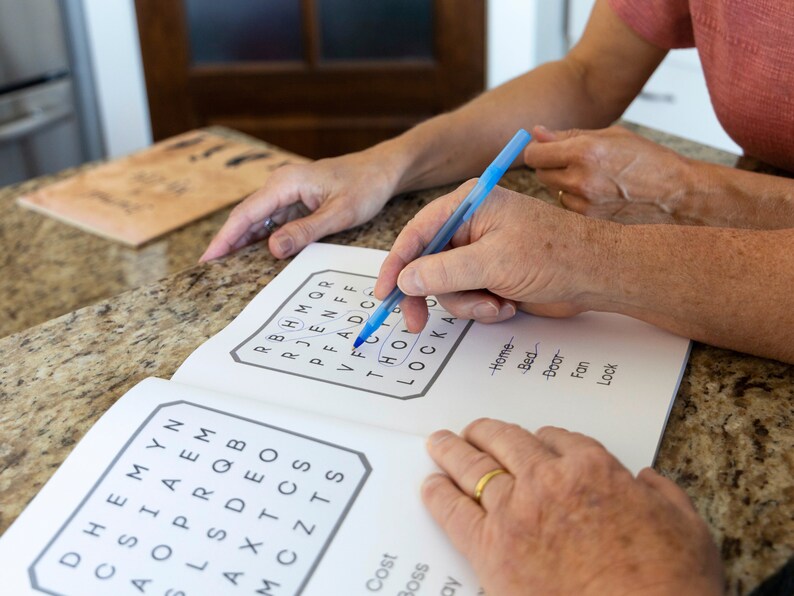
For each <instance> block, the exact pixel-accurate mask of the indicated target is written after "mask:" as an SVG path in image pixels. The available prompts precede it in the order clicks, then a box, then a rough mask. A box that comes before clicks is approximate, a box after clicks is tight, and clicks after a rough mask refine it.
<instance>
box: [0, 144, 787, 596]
mask: <svg viewBox="0 0 794 596" xmlns="http://www.w3.org/2000/svg"><path fill="white" fill-rule="evenodd" d="M643 132H644V134H647V135H648V136H651V137H652V138H654V139H656V140H659V141H661V142H663V143H665V144H667V145H669V146H672V147H673V148H675V149H676V150H678V151H680V152H681V153H684V154H686V155H689V156H692V157H698V158H701V159H705V160H709V161H719V162H721V163H725V164H729V165H730V164H732V163H733V162H734V161H735V157H734V156H729V155H727V154H723V153H720V152H718V151H716V150H713V149H708V148H704V147H699V146H696V145H694V144H693V143H690V142H687V141H683V140H680V139H675V138H672V137H668V136H666V135H662V134H660V133H655V132H649V131H646V130H643ZM506 185H507V186H509V187H512V188H514V189H516V190H519V191H521V192H525V193H528V194H533V195H535V196H539V197H541V198H544V199H546V200H551V198H550V197H549V195H548V193H547V192H546V191H545V190H544V189H542V188H541V187H540V185H539V184H538V183H537V181H536V180H535V178H534V176H533V175H532V174H531V173H530V172H528V171H526V170H518V171H515V172H511V173H509V174H508V176H507V177H506ZM449 188H452V187H449ZM444 190H447V189H435V190H433V191H425V192H422V193H415V194H410V195H406V196H403V197H398V198H396V199H394V200H393V201H392V202H390V203H389V205H387V207H386V209H385V210H384V212H383V213H381V214H380V215H379V216H378V217H377V218H376V219H375V220H374V221H373V222H371V223H369V224H367V225H364V226H361V227H359V228H356V229H355V230H351V231H348V232H345V233H342V234H337V235H335V236H332V237H330V238H328V239H326V241H329V242H336V243H344V244H351V245H355V246H369V247H374V248H382V249H388V248H389V247H390V245H391V243H392V241H393V240H394V238H395V236H396V232H397V231H398V230H400V229H401V228H402V226H403V225H404V224H405V223H406V222H407V221H408V219H410V217H411V216H412V215H413V214H414V213H415V212H416V210H417V209H419V208H420V207H422V206H423V205H424V204H426V203H427V202H428V201H429V200H431V199H432V198H433V197H435V196H437V195H439V194H441V193H442V192H444ZM9 192H11V193H13V192H16V191H14V190H12V191H8V190H6V191H5V192H4V193H3V194H0V201H6V200H7V199H8V197H9ZM2 209H3V210H6V209H7V206H6V205H3V206H2ZM5 212H6V213H7V211H5ZM37 217H39V216H37ZM223 219H224V214H217V215H216V216H214V217H212V218H208V219H207V220H205V221H203V222H199V224H195V225H194V226H191V227H189V228H186V229H185V230H183V231H180V232H177V233H176V234H175V237H173V238H169V239H167V240H164V241H161V242H162V243H163V244H161V247H160V248H154V247H155V246H156V245H157V243H155V244H153V245H151V246H150V247H149V248H148V250H152V251H153V252H158V251H161V252H160V253H158V256H152V257H147V256H146V255H145V254H142V255H140V256H139V258H140V260H137V259H133V258H132V257H131V256H129V255H126V256H125V255H124V254H123V250H122V249H119V248H116V250H117V251H121V252H116V253H113V252H112V251H113V247H112V246H111V245H109V243H105V241H100V240H99V239H91V240H86V239H80V238H73V237H71V236H70V233H69V231H67V230H62V229H59V230H55V229H54V228H53V226H62V224H58V223H57V222H49V221H46V222H40V223H39V224H38V227H36V226H34V227H31V228H28V230H29V233H30V234H31V235H35V234H41V235H43V236H48V237H49V239H50V243H51V244H52V247H51V251H52V252H51V253H50V254H52V259H53V263H52V268H50V269H48V268H47V266H45V265H43V264H42V265H41V267H42V269H41V270H40V271H34V269H31V270H30V274H31V275H34V276H41V278H42V279H43V280H47V278H48V276H49V275H51V274H52V273H53V271H54V270H57V269H58V267H59V266H58V264H57V261H56V260H55V259H56V257H59V255H60V256H61V257H62V258H64V259H66V260H68V259H67V257H68V258H82V256H84V257H85V258H86V259H91V258H93V257H91V255H90V253H92V252H99V251H100V250H105V251H110V253H111V254H108V255H97V256H96V258H97V259H99V260H98V261H90V260H89V261H88V262H87V263H85V264H84V267H86V268H87V269H91V268H93V270H94V273H95V274H96V275H97V277H99V278H104V276H107V277H108V278H112V279H111V281H107V282H104V281H103V282H102V283H106V285H103V286H102V288H101V291H100V289H97V291H96V292H93V290H92V288H91V286H92V284H93V285H98V284H99V282H95V281H93V277H91V276H85V277H84V279H83V280H72V281H74V283H73V284H72V286H71V287H73V288H74V290H73V293H74V295H72V294H70V292H71V290H70V291H67V290H64V294H65V295H64V297H63V299H62V303H63V304H64V305H67V308H68V307H69V306H76V305H77V304H80V301H81V300H82V301H83V302H82V303H83V304H85V303H86V302H91V301H92V299H93V300H96V299H99V301H98V302H96V303H95V304H92V305H91V306H87V307H84V308H81V309H79V310H76V311H74V312H70V313H68V314H65V315H63V316H60V317H59V318H56V319H53V320H49V321H47V322H45V323H43V324H41V325H38V326H36V327H33V328H31V329H28V330H26V331H22V332H19V333H16V334H14V335H10V336H8V337H5V338H4V339H1V340H0V362H2V363H3V364H2V367H0V532H2V531H4V530H5V529H6V528H7V527H8V525H9V524H10V523H11V522H12V521H13V520H14V519H15V518H16V517H17V515H19V513H20V512H21V511H22V509H23V508H24V507H25V505H26V504H27V503H28V501H29V500H30V499H31V498H32V497H33V496H34V495H35V494H36V492H37V491H38V490H39V489H40V488H41V487H42V485H43V484H44V483H45V482H46V481H47V480H48V479H49V477H50V476H51V475H52V473H53V472H54V470H55V469H56V468H57V467H58V465H60V463H61V462H62V461H63V460H64V459H65V457H66V456H67V455H68V454H69V452H70V451H71V449H72V447H73V446H74V444H75V443H76V442H77V441H78V440H79V439H80V438H81V437H82V436H83V435H84V434H85V433H86V431H87V430H88V429H89V428H90V427H91V425H92V424H93V423H94V422H95V421H96V420H97V419H98V418H99V417H100V416H101V415H102V413H103V412H105V411H106V410H107V409H108V408H109V407H110V405H111V404H113V402H114V401H115V400H116V399H118V398H119V397H120V396H121V395H122V394H123V393H124V392H125V391H127V390H128V389H129V388H130V387H132V386H133V385H134V384H136V383H137V382H138V381H140V380H142V379H144V378H145V377H148V376H158V377H162V378H169V377H170V376H171V375H172V374H173V372H174V371H175V370H176V368H177V366H178V365H179V364H180V363H181V362H182V361H183V360H184V359H185V358H186V357H187V356H188V355H189V354H190V353H191V352H192V351H193V350H194V349H195V348H196V347H198V345H199V344H200V343H201V342H203V341H204V340H206V339H207V338H209V337H210V336H212V335H214V334H215V333H217V332H218V331H220V330H221V329H222V328H223V327H224V326H225V325H226V324H227V323H228V322H229V321H231V320H232V319H233V318H234V317H235V316H236V315H237V314H238V313H239V312H240V311H241V310H242V308H243V307H244V306H245V305H246V304H247V303H248V302H249V301H250V300H251V299H252V298H253V297H254V295H255V294H256V293H257V292H258V291H259V289H260V288H261V287H262V286H263V285H264V284H266V283H267V282H268V281H270V280H271V279H273V277H274V276H275V275H277V274H278V272H279V271H281V269H283V267H284V266H285V264H286V263H284V262H278V261H275V260H274V259H273V258H272V257H270V256H269V253H268V252H267V251H266V249H264V248H263V247H262V246H253V247H249V248H248V249H244V250H243V251H241V252H239V253H237V254H235V255H232V256H230V257H228V258H226V259H224V260H222V261H220V262H215V263H210V264H207V265H203V266H190V265H191V264H192V263H193V262H194V260H195V257H196V256H198V254H200V252H201V250H202V249H203V247H204V246H205V244H206V242H207V241H208V240H209V238H210V236H211V235H212V233H213V232H214V230H215V229H217V227H218V226H219V225H220V223H221V222H222V221H223ZM5 223H6V222H2V223H0V225H2V226H3V227H2V228H0V230H3V236H2V241H3V242H4V245H3V246H4V248H5V250H4V253H5V256H4V257H3V258H4V259H11V260H7V261H6V263H8V262H10V263H12V264H13V266H14V267H16V269H14V275H15V276H17V275H21V273H19V272H22V271H24V270H25V267H26V265H25V264H26V263H27V262H29V260H30V259H29V258H26V255H25V254H24V252H22V253H20V254H18V255H15V256H12V257H9V256H8V253H11V252H14V249H15V245H14V244H13V242H12V243H10V244H5V242H7V240H8V238H9V236H8V234H9V228H8V227H7V226H5V225H4V224H5ZM62 227H63V226H62ZM74 234H78V232H74ZM79 234H82V233H79ZM180 234H182V236H181V237H180V236H179V235H180ZM14 237H15V236H13V235H12V236H11V238H14ZM59 241H64V242H66V243H67V246H81V245H82V243H83V242H85V243H86V244H85V248H84V249H83V250H84V251H85V252H82V251H81V252H80V253H79V254H78V255H71V256H70V255H68V254H65V251H64V250H63V249H61V250H59V249H58V247H57V242H59ZM31 242H33V241H31ZM41 242H43V243H45V244H46V242H45V240H41ZM94 242H97V243H101V247H100V245H99V244H92V243H94ZM69 243H75V244H71V245H70V244H69ZM22 246H24V243H23V245H22ZM28 246H32V244H30V245H28ZM92 247H93V248H92ZM124 250H126V249H124ZM146 250H147V248H144V249H143V251H142V252H143V253H145V251H146ZM183 252H184V253H185V255H183V254H182V253H183ZM186 255H188V256H186ZM38 258H39V256H36V255H34V256H33V257H32V259H33V261H34V262H36V259H38ZM124 258H128V259H132V260H133V261H134V262H135V264H136V266H137V265H139V266H140V269H136V271H139V273H136V275H140V276H141V277H137V278H135V279H136V280H138V281H137V282H136V281H134V280H133V279H132V278H129V279H127V278H125V277H124V269H123V267H122V268H119V267H116V266H115V264H114V263H113V261H114V260H118V259H124ZM146 258H152V259H153V260H154V262H155V263H157V265H152V267H154V268H156V267H162V269H159V270H157V271H154V272H148V271H147V266H146V265H145V264H144V261H145V259H146ZM14 259H15V260H14ZM102 267H105V269H102ZM169 267H173V269H181V270H179V271H177V272H176V273H174V274H172V275H170V276H169V277H165V278H164V279H160V280H159V281H155V282H153V283H148V282H149V281H150V280H152V279H155V278H158V277H163V276H165V275H166V274H168V273H170V272H171V271H173V269H170V270H169ZM3 271H4V274H3V278H4V279H3V284H4V286H5V284H6V283H7V282H6V280H8V279H9V278H8V277H7V276H6V274H5V271H6V268H5V264H4V269H3ZM147 275H149V276H148V277H147ZM114 276H116V277H114ZM83 284H85V285H87V286H88V287H85V288H81V286H82V285H83ZM140 284H146V285H141V287H139V288H138V289H135V290H132V291H128V292H126V293H123V294H120V295H118V296H116V297H114V298H109V299H101V298H98V297H99V296H100V294H101V293H102V292H105V296H107V295H110V294H112V293H113V292H114V291H119V290H123V289H125V288H126V287H130V286H135V285H140ZM67 285H68V284H67ZM35 286H36V284H31V283H30V280H23V279H19V280H11V283H10V288H4V289H3V292H4V295H3V296H2V298H0V303H3V308H4V309H6V308H7V307H6V305H5V300H6V295H5V293H6V292H9V294H8V295H9V296H11V298H14V299H15V300H16V299H18V297H19V295H20V293H21V292H26V293H25V294H24V295H25V296H30V298H29V299H28V298H25V300H23V301H19V302H17V303H16V304H17V305H18V306H17V307H16V308H17V320H22V321H24V320H28V319H26V317H27V316H28V315H27V314H26V310H27V308H28V307H30V308H31V309H35V306H32V305H34V304H35V299H36V296H37V293H45V294H46V292H47V290H46V284H45V287H44V288H38V289H37V288H36V287H35ZM14 288H16V290H14ZM92 292H93V293H92ZM26 300H29V302H27V304H26V302H25V301H26ZM56 303H57V301H55V300H53V301H52V302H51V303H49V304H50V306H49V307H48V308H50V307H52V308H55V306H54V305H56ZM45 311H46V309H45V310H42V311H41V312H45ZM5 312H8V311H5ZM39 316H40V315H39ZM35 318H36V317H35V316H33V315H31V318H30V319H29V320H31V321H34V320H35ZM793 424H794V367H792V366H790V365H786V364H782V363H780V362H775V361H771V360H764V359H760V358H754V357H750V356H746V355H743V354H739V353H736V352H731V351H727V350H721V349H716V348H712V347H709V346H705V345H701V344H695V345H694V346H693V349H692V354H691V358H690V361H689V364H688V366H687V369H686V372H685V374H684V378H683V382H682V384H681V388H680V390H679V393H678V396H677V398H676V400H675V404H674V406H673V410H672V413H671V415H670V421H669V424H668V426H667V429H666V431H665V434H664V437H663V440H662V444H661V449H660V452H659V457H658V460H657V463H656V468H657V469H658V470H659V471H661V472H662V473H663V474H664V475H666V476H668V477H670V478H672V479H673V480H674V481H676V482H677V483H678V484H679V485H680V486H682V487H683V488H684V489H685V490H686V491H687V492H688V494H689V495H690V496H691V497H692V499H693V500H694V502H695V505H696V507H697V509H698V510H699V511H700V513H701V514H702V515H703V516H704V518H705V519H706V520H707V522H708V524H709V526H710V528H711V531H712V533H713V535H714V538H715V540H716V542H717V545H718V547H719V549H720V551H721V553H722V558H723V561H724V563H725V568H726V576H727V587H726V590H727V592H728V593H730V594H744V593H747V592H749V591H750V590H751V589H752V588H753V587H754V586H756V585H757V584H758V583H759V582H760V581H761V580H762V579H763V578H764V577H766V576H768V575H770V574H772V573H773V572H774V571H775V570H776V569H777V568H778V567H780V566H781V565H782V564H783V563H784V562H785V561H786V559H788V558H789V557H790V556H792V553H794V486H793V485H794V482H793V481H792V479H794V432H792V425H793Z"/></svg>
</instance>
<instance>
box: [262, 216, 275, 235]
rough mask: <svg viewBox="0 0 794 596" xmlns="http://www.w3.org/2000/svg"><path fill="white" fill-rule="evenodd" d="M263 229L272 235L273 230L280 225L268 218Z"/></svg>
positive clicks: (263, 223) (263, 224)
mask: <svg viewBox="0 0 794 596" xmlns="http://www.w3.org/2000/svg"><path fill="white" fill-rule="evenodd" d="M262 227H263V228H265V232H267V234H268V235H270V234H272V233H273V230H275V229H276V228H277V227H278V224H277V223H276V222H274V221H273V220H272V219H270V218H269V217H266V218H265V221H263V222H262Z"/></svg>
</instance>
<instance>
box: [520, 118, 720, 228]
mask: <svg viewBox="0 0 794 596" xmlns="http://www.w3.org/2000/svg"><path fill="white" fill-rule="evenodd" d="M532 132H533V139H534V140H533V142H532V143H530V144H529V146H527V148H526V149H525V151H524V162H525V163H526V164H527V165H528V166H529V167H530V168H535V170H536V174H537V177H538V179H539V180H540V181H541V182H543V183H544V184H545V185H546V186H548V187H549V189H550V190H551V191H552V192H555V193H557V197H558V199H559V200H560V202H561V203H562V204H563V205H564V206H565V207H567V208H568V209H570V210H571V211H576V212H577V213H582V214H584V215H588V216H591V217H599V218H602V219H610V220H612V221H618V222H621V223H706V222H704V221H701V218H699V217H697V216H696V215H695V214H693V213H689V212H688V211H689V210H688V208H687V206H688V204H689V198H690V197H692V196H693V195H694V194H696V192H697V190H696V188H695V178H694V165H693V161H692V160H689V159H687V158H685V157H683V156H682V155H679V154H678V153H676V152H675V151H672V150H670V149H667V148H666V147H662V146H661V145H658V144H656V143H654V142H652V141H649V140H648V139H645V138H643V137H641V136H639V135H636V134H634V133H633V132H630V131H628V130H626V129H625V128H622V127H620V126H612V127H610V128H607V129H603V130H564V131H550V130H547V129H546V128H544V127H542V126H536V127H535V128H534V129H533V131H532Z"/></svg>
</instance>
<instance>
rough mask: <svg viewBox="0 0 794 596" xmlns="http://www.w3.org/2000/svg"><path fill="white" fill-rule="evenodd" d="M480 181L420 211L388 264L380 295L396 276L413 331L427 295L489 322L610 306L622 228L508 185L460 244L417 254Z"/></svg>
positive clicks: (459, 236)
mask: <svg viewBox="0 0 794 596" xmlns="http://www.w3.org/2000/svg"><path fill="white" fill-rule="evenodd" d="M473 185H474V182H473V181H469V182H467V183H465V184H463V185H461V186H460V187H459V188H458V189H457V190H455V191H454V192H452V193H450V194H448V195H446V196H444V197H441V198H439V199H436V200H435V201H433V202H432V203H431V204H430V205H428V206H427V207H425V208H424V209H422V211H420V212H419V214H418V215H417V216H416V217H415V218H414V219H412V220H411V221H410V222H409V223H408V225H406V226H405V228H404V229H403V231H402V232H401V233H400V235H399V236H398V237H397V240H396V241H395V242H394V246H393V247H392V250H391V252H390V253H389V255H388V256H387V257H386V260H385V261H384V263H383V266H382V267H381V270H380V275H379V276H378V281H377V282H376V284H375V296H376V297H377V298H378V299H383V298H384V297H385V296H386V295H387V294H388V293H389V292H390V291H391V289H392V288H393V287H394V285H395V283H397V282H398V275H399V286H400V288H401V289H402V291H403V292H404V293H405V294H406V295H407V296H408V297H407V298H406V299H404V300H403V302H402V304H401V308H402V310H403V313H404V316H405V322H406V326H407V328H408V329H409V330H410V331H414V332H416V331H419V330H420V329H422V328H423V327H424V325H425V323H426V321H427V307H426V305H425V302H424V299H423V298H421V297H423V296H429V295H434V296H436V297H437V298H438V300H439V302H440V303H441V305H442V306H443V307H444V308H445V309H447V310H448V311H449V312H450V313H452V314H453V315H455V316H457V317H460V318H466V319H476V320H478V321H480V322H483V323H493V322H498V321H502V320H505V319H508V318H510V317H512V316H513V315H514V314H515V312H516V308H519V309H522V310H524V311H526V312H531V313H534V314H538V315H543V316H556V317H563V316H571V315H574V314H577V313H579V312H582V311H585V310H593V309H601V310H606V309H607V308H606V306H607V301H608V300H609V299H610V297H612V296H613V295H616V293H617V288H616V283H617V278H616V276H615V275H614V272H612V271H610V270H609V261H610V257H609V254H608V253H609V251H610V250H611V247H613V246H617V244H618V242H619V233H620V228H621V227H622V226H619V225H617V224H613V223H610V222H606V221H600V220H594V219H589V218H586V217H582V216H580V215H577V214H574V213H570V212H568V211H565V210H563V209H560V208H558V207H554V206H552V205H548V204H545V203H543V202H542V201H539V200H537V199H533V198H531V197H527V196H525V195H521V194H518V193H515V192H512V191H509V190H505V189H504V188H500V187H496V188H494V189H493V191H492V192H491V194H490V195H489V196H488V198H487V199H486V200H485V202H484V203H483V205H482V206H481V207H480V208H479V209H478V210H477V211H476V212H475V213H474V215H473V216H472V218H471V219H470V220H469V221H468V222H466V223H465V224H463V226H461V228H460V229H459V230H458V231H457V233H456V234H455V236H454V237H453V238H452V242H451V244H452V246H453V247H456V248H455V250H450V251H445V252H441V253H438V254H435V255H428V256H425V257H421V258H419V259H416V257H417V256H418V255H419V254H420V253H421V252H422V250H423V249H424V247H425V246H427V244H429V242H430V240H431V239H432V237H433V235H434V234H435V233H436V231H437V230H438V229H439V228H440V227H441V226H442V225H443V223H444V222H445V221H446V220H447V219H448V218H449V216H450V214H452V213H453V212H454V210H455V208H456V207H457V206H458V205H459V204H460V202H461V201H462V200H463V198H464V197H465V196H466V195H467V194H468V192H469V191H470V190H471V188H472V187H473ZM414 259H416V260H414Z"/></svg>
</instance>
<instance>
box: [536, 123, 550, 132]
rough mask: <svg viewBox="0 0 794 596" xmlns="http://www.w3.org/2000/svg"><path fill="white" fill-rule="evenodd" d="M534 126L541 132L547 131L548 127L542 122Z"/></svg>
mask: <svg viewBox="0 0 794 596" xmlns="http://www.w3.org/2000/svg"><path fill="white" fill-rule="evenodd" d="M535 128H537V129H538V130H539V131H541V132H549V129H548V128H546V127H545V126H543V125H542V124H538V125H537V126H536V127H535Z"/></svg>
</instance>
